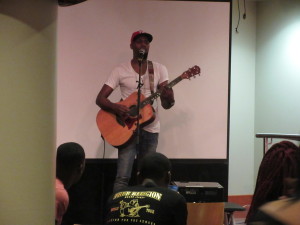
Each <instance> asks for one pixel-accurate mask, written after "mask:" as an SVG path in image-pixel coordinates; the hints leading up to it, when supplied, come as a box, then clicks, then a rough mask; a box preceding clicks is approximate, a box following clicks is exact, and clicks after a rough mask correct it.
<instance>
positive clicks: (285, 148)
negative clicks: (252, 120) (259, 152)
mask: <svg viewBox="0 0 300 225" xmlns="http://www.w3.org/2000/svg"><path fill="white" fill-rule="evenodd" d="M299 155H300V149H299V148H298V147H297V146H296V145H295V144H294V143H292V142H290V141H282V142H279V143H276V144H274V145H273V146H271V148H270V149H269V150H268V151H267V152H266V154H265V155H264V157H263V159H262V162H261V165H260V167H259V171H258V176H257V181H256V187H255V191H254V194H253V198H252V203H251V206H250V208H249V212H248V214H247V217H246V221H245V222H246V224H251V225H255V224H268V225H269V224H274V225H275V224H276V225H277V224H285V223H279V222H275V220H274V219H270V220H266V221H269V222H265V223H262V221H264V218H265V217H266V215H265V213H263V211H261V210H262V209H263V208H264V207H265V204H267V203H269V202H273V201H275V200H278V199H280V198H281V199H284V200H280V201H286V199H290V198H293V199H294V197H295V196H298V197H297V198H298V199H299V196H300V185H298V188H295V186H293V185H291V182H286V181H287V179H289V180H293V179H295V178H298V179H299V178H300V177H299V175H300V171H299V168H300V157H299ZM275 202H277V201H275ZM260 207H262V208H260ZM299 212H300V211H299ZM298 214H299V216H300V213H298ZM262 215H264V216H262ZM287 224H289V223H287ZM297 224H300V218H299V220H298V223H297Z"/></svg>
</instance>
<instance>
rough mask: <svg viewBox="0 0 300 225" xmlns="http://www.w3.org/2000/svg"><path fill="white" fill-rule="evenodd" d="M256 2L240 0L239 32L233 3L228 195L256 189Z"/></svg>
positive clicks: (241, 193) (242, 193)
mask: <svg viewBox="0 0 300 225" xmlns="http://www.w3.org/2000/svg"><path fill="white" fill-rule="evenodd" d="M255 4H256V3H255V2H247V8H246V9H247V14H246V19H245V20H244V19H242V15H243V12H244V10H243V9H244V5H243V3H242V1H240V10H241V11H240V13H241V17H240V22H239V26H238V33H237V32H236V31H235V28H236V27H237V25H238V16H239V14H238V13H239V12H238V5H237V0H234V1H233V3H232V47H231V50H232V52H231V84H230V85H231V87H230V92H231V93H230V142H229V182H228V185H229V191H228V194H229V195H244V194H245V195H247V194H252V192H253V185H254V181H253V176H254V175H253V171H254V169H253V164H254V137H255V134H254V112H255V108H254V107H255V102H254V100H255V46H256V5H255Z"/></svg>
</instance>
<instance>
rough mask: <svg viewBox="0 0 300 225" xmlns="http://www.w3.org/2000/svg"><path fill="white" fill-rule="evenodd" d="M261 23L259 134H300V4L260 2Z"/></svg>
mask: <svg viewBox="0 0 300 225" xmlns="http://www.w3.org/2000/svg"><path fill="white" fill-rule="evenodd" d="M257 22H258V23H257V47H256V96H255V132H256V133H285V134H300V120H299V115H300V105H299V99H300V91H299V84H300V61H299V59H300V44H299V43H300V41H299V40H300V1H297V0H292V1H291V0H274V1H272V2H260V3H259V4H258V10H257ZM277 141H279V140H276V139H275V140H273V143H275V142H277ZM295 143H297V142H295ZM261 148H262V140H256V142H255V168H258V165H259V164H260V161H261V157H262V151H261ZM255 172H256V171H255Z"/></svg>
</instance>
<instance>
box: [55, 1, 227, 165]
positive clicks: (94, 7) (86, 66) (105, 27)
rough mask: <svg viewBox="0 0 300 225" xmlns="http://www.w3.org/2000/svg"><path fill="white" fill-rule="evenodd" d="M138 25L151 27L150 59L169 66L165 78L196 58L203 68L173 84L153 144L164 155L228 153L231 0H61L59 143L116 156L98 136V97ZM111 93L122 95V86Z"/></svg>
mask: <svg viewBox="0 0 300 225" xmlns="http://www.w3.org/2000/svg"><path fill="white" fill-rule="evenodd" d="M136 30H144V31H146V32H149V33H151V34H152V35H153V37H154V38H153V41H152V43H151V46H150V52H149V59H150V60H152V61H156V62H160V63H162V64H164V65H165V66H166V67H167V68H168V72H169V78H170V81H171V80H173V79H175V78H176V77H177V76H179V75H180V74H181V73H182V72H184V71H185V70H187V69H188V68H190V67H192V66H194V65H198V66H199V67H200V68H201V76H197V77H196V78H195V79H193V78H192V79H191V80H183V81H182V82H180V83H178V84H177V85H176V86H174V87H173V90H174V93H175V99H176V104H175V106H174V107H173V108H171V109H169V110H164V109H163V108H162V107H161V108H160V112H159V113H160V118H161V132H160V136H159V145H158V149H157V151H158V152H162V153H163V154H166V155H167V156H168V157H169V158H186V159H193V158H197V159H226V158H227V141H228V133H227V132H228V104H229V102H228V95H229V90H228V89H229V52H230V51H229V48H230V43H229V42H230V3H229V2H204V1H203V2H202V1H190V2H189V1H140V0H101V1H99V0H89V1H86V2H83V3H80V4H77V5H73V6H70V7H60V8H59V10H58V37H57V140H56V141H57V146H58V145H60V144H61V143H63V142H68V141H75V142H78V143H80V144H81V145H82V146H83V147H84V148H85V151H86V157H87V158H103V157H105V158H116V157H117V150H116V149H115V148H113V147H112V146H110V145H109V144H107V143H106V144H105V146H104V142H103V140H102V139H101V134H100V132H99V130H98V128H97V125H96V115H97V113H98V111H99V107H98V106H97V105H96V104H95V99H96V96H97V94H98V92H99V90H100V88H101V87H102V85H103V83H104V82H105V81H106V79H107V77H108V75H109V74H110V72H111V70H112V69H113V68H114V67H115V66H116V65H118V64H119V63H122V62H126V61H129V60H130V59H131V58H132V51H131V49H130V47H129V44H130V37H131V34H132V33H133V32H134V31H136ZM110 100H111V101H113V102H118V101H119V100H120V93H119V90H116V91H114V92H113V94H112V95H111V96H110ZM104 147H105V148H104ZM104 150H105V152H104ZM104 153H105V154H104Z"/></svg>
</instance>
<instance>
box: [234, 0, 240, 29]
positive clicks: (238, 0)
mask: <svg viewBox="0 0 300 225" xmlns="http://www.w3.org/2000/svg"><path fill="white" fill-rule="evenodd" d="M237 2H238V12H239V19H238V23H237V26H236V28H235V32H236V33H238V32H239V31H238V28H239V25H240V20H241V12H240V0H237Z"/></svg>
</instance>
